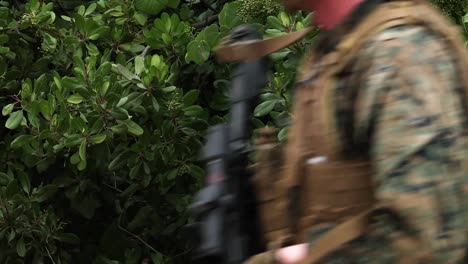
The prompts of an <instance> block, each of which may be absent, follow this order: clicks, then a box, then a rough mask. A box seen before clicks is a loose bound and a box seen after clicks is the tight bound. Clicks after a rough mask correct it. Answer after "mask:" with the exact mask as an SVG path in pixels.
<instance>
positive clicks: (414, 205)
mask: <svg viewBox="0 0 468 264" xmlns="http://www.w3.org/2000/svg"><path fill="white" fill-rule="evenodd" d="M340 76H341V77H342V78H341V79H340V80H339V82H338V84H337V85H336V87H334V89H335V90H334V96H335V104H334V106H333V107H335V113H336V120H337V126H338V128H339V129H338V130H339V133H340V134H341V135H340V139H342V140H343V142H344V146H345V148H344V153H353V152H350V151H349V150H353V151H354V152H355V150H356V149H358V150H360V151H361V152H367V153H368V154H369V156H370V157H371V160H372V163H373V167H374V176H375V178H376V181H377V183H378V188H377V190H376V196H377V199H379V200H382V201H383V202H385V203H386V204H389V205H391V206H392V207H393V208H394V209H395V210H396V212H397V213H398V214H400V215H401V216H402V217H403V219H404V221H405V223H406V225H407V228H408V232H411V233H413V234H417V235H419V236H420V237H421V238H422V239H423V242H424V243H426V245H425V246H427V247H428V248H429V249H430V250H431V251H432V252H433V253H434V257H435V258H436V261H437V263H464V261H463V258H464V255H465V250H466V248H467V246H468V243H467V237H466V228H467V223H468V221H467V220H468V217H467V207H466V204H467V201H468V195H467V193H468V183H467V179H468V175H467V174H468V170H466V168H464V166H466V164H468V163H467V159H468V153H467V150H468V148H467V144H466V137H465V135H464V134H463V132H464V126H465V125H466V124H464V120H465V119H466V118H465V112H464V106H463V101H462V98H463V94H462V93H463V90H462V85H461V81H460V80H459V79H458V77H457V71H456V66H455V63H454V57H453V55H452V53H451V52H450V50H449V49H448V48H447V47H446V46H444V43H443V41H442V40H441V38H438V37H437V36H436V35H434V34H433V33H431V32H430V31H429V30H428V29H427V28H424V27H420V26H412V25H405V26H398V27H393V28H390V29H387V30H385V31H383V32H381V33H379V34H378V35H376V36H375V37H374V38H373V39H372V40H371V41H370V42H369V43H367V45H365V47H364V48H363V49H362V50H361V51H360V52H359V53H358V55H357V56H356V58H355V59H354V60H353V63H351V65H350V66H349V67H346V69H345V70H344V71H343V74H341V75H340ZM352 155H354V153H353V154H352ZM400 226H401V225H399V224H396V223H395V221H393V220H392V221H390V219H381V220H379V221H378V223H376V224H375V225H373V226H372V232H369V233H368V234H367V235H366V236H365V237H362V238H360V239H359V240H357V241H353V242H352V243H351V244H348V245H347V246H346V247H343V248H341V249H340V250H339V251H337V252H336V254H333V256H331V257H329V258H328V259H326V260H324V263H397V261H396V257H397V256H396V255H395V253H394V252H393V251H392V247H391V238H392V237H393V235H395V234H397V232H396V231H397V230H401V228H400ZM331 227H332V226H328V227H327V226H320V227H317V228H315V229H314V230H313V231H312V232H311V234H310V241H311V242H312V245H313V241H314V240H315V239H317V238H318V237H319V236H320V234H321V233H322V232H323V231H326V230H328V229H329V228H331ZM408 253H409V254H414V252H408Z"/></svg>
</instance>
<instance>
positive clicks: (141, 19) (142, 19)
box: [133, 12, 148, 26]
mask: <svg viewBox="0 0 468 264" xmlns="http://www.w3.org/2000/svg"><path fill="white" fill-rule="evenodd" d="M133 18H135V20H136V21H137V22H138V24H140V25H141V26H144V25H145V24H146V21H147V20H148V17H147V16H146V15H144V14H142V13H138V12H135V14H134V15H133Z"/></svg>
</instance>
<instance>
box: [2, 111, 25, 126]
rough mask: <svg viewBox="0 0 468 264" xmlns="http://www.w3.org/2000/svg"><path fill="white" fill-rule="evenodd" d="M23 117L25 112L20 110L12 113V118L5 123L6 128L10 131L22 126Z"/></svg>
mask: <svg viewBox="0 0 468 264" xmlns="http://www.w3.org/2000/svg"><path fill="white" fill-rule="evenodd" d="M23 117H24V116H23V110H18V111H16V112H13V113H11V114H10V117H8V120H7V121H6V123H5V127H6V128H8V129H15V128H17V127H18V126H19V125H20V124H21V121H23Z"/></svg>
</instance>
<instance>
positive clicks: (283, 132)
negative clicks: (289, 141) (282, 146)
mask: <svg viewBox="0 0 468 264" xmlns="http://www.w3.org/2000/svg"><path fill="white" fill-rule="evenodd" d="M287 135H288V128H287V127H284V128H282V129H281V130H280V132H279V133H278V141H279V142H283V141H284V140H285V139H286V137H287Z"/></svg>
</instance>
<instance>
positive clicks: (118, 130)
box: [111, 123, 127, 134]
mask: <svg viewBox="0 0 468 264" xmlns="http://www.w3.org/2000/svg"><path fill="white" fill-rule="evenodd" d="M111 130H112V132H114V133H116V134H122V133H125V132H127V126H126V125H125V124H124V123H119V124H118V125H115V126H112V127H111Z"/></svg>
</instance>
